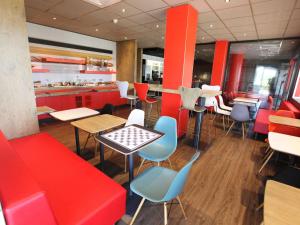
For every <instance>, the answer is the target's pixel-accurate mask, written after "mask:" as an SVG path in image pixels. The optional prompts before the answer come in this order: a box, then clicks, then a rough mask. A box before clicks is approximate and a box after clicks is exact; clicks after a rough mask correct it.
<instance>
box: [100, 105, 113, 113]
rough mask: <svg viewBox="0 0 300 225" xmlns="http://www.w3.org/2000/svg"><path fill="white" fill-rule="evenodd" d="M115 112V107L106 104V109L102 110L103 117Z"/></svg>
mask: <svg viewBox="0 0 300 225" xmlns="http://www.w3.org/2000/svg"><path fill="white" fill-rule="evenodd" d="M113 111H114V106H113V105H112V104H105V105H104V107H103V108H102V109H101V113H100V114H101V115H103V114H110V115H112V114H113Z"/></svg>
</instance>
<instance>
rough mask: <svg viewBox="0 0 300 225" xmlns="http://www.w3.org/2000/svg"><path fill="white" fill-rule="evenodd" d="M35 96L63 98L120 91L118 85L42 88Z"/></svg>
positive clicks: (36, 89)
mask: <svg viewBox="0 0 300 225" xmlns="http://www.w3.org/2000/svg"><path fill="white" fill-rule="evenodd" d="M34 91H35V96H36V97H37V98H39V97H50V96H63V95H74V94H80V93H82V92H107V91H118V88H117V86H116V85H113V84H109V85H108V84H107V85H101V86H56V87H41V88H35V89H34Z"/></svg>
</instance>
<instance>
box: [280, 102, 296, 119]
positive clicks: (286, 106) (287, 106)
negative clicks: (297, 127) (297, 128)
mask: <svg viewBox="0 0 300 225" xmlns="http://www.w3.org/2000/svg"><path fill="white" fill-rule="evenodd" d="M279 109H281V110H288V111H292V112H293V113H294V114H295V116H296V118H298V119H300V110H299V109H298V108H297V107H296V106H294V105H293V104H292V103H291V102H290V101H283V102H281V104H280V106H279Z"/></svg>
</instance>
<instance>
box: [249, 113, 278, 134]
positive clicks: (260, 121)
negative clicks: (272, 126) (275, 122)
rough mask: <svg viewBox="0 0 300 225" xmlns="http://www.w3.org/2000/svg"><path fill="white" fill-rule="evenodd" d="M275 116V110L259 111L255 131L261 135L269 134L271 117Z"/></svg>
mask: <svg viewBox="0 0 300 225" xmlns="http://www.w3.org/2000/svg"><path fill="white" fill-rule="evenodd" d="M274 114H275V111H274V110H268V109H259V110H258V113H257V116H256V120H255V123H254V128H253V131H254V132H256V133H260V134H268V132H269V116H270V115H274Z"/></svg>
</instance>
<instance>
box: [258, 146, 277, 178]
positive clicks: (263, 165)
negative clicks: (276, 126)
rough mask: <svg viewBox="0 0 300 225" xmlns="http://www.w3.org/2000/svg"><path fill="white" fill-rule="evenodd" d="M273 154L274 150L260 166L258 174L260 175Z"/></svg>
mask: <svg viewBox="0 0 300 225" xmlns="http://www.w3.org/2000/svg"><path fill="white" fill-rule="evenodd" d="M273 154H274V150H273V151H272V152H271V154H270V155H269V157H268V158H267V159H266V161H265V162H264V163H263V164H262V166H261V168H260V169H259V171H258V173H260V172H261V171H262V169H263V168H264V167H265V166H266V165H267V163H268V162H269V161H270V159H271V157H272V156H273Z"/></svg>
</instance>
